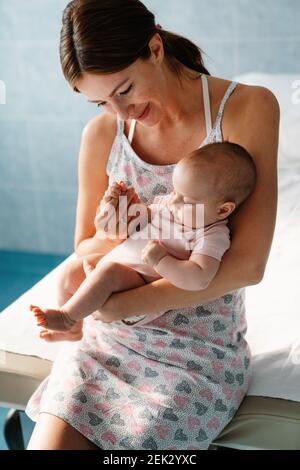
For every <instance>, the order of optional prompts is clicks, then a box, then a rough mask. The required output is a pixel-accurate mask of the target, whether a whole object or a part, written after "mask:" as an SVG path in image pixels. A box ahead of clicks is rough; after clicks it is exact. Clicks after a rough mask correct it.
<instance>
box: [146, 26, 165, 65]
mask: <svg viewBox="0 0 300 470" xmlns="http://www.w3.org/2000/svg"><path fill="white" fill-rule="evenodd" d="M148 45H149V49H150V51H151V59H152V60H153V61H154V62H155V63H156V64H157V63H158V64H161V63H162V62H163V60H164V45H163V42H162V39H161V37H160V35H159V33H156V34H154V36H152V38H151V40H150V41H149V44H148Z"/></svg>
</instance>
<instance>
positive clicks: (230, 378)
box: [225, 370, 234, 384]
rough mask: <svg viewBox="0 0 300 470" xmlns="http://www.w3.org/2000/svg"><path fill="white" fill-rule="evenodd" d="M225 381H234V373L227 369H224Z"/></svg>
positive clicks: (228, 382) (230, 382) (231, 382)
mask: <svg viewBox="0 0 300 470" xmlns="http://www.w3.org/2000/svg"><path fill="white" fill-rule="evenodd" d="M225 382H226V383H227V384H233V383H234V375H233V374H232V373H231V372H230V371H229V370H225Z"/></svg>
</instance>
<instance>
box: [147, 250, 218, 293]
mask: <svg viewBox="0 0 300 470" xmlns="http://www.w3.org/2000/svg"><path fill="white" fill-rule="evenodd" d="M219 266H220V261H218V260H217V259H216V258H212V257H211V256H206V255H202V254H196V253H194V254H192V255H191V256H190V258H189V260H187V261H182V260H179V259H177V258H174V257H173V256H171V255H170V254H167V255H166V256H164V257H163V258H162V259H161V260H160V261H159V262H158V263H157V265H156V266H154V269H155V271H157V272H158V274H160V275H161V276H162V277H164V278H165V279H167V280H168V281H169V282H170V283H171V284H173V285H174V286H176V287H179V288H180V289H184V290H192V291H193V290H195V291H197V290H202V289H206V288H207V287H208V285H209V284H210V282H211V281H212V280H213V278H214V277H215V275H216V274H217V272H218V269H219Z"/></svg>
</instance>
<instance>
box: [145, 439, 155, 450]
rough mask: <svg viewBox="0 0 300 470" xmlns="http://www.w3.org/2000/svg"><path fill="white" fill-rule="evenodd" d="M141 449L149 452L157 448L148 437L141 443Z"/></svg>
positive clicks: (153, 441)
mask: <svg viewBox="0 0 300 470" xmlns="http://www.w3.org/2000/svg"><path fill="white" fill-rule="evenodd" d="M142 447H143V449H149V450H157V449H158V446H157V443H156V441H155V440H154V439H153V437H149V438H148V439H146V440H145V441H144V442H143V443H142Z"/></svg>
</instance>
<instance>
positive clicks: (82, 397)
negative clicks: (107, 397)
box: [72, 390, 87, 403]
mask: <svg viewBox="0 0 300 470" xmlns="http://www.w3.org/2000/svg"><path fill="white" fill-rule="evenodd" d="M72 397H73V398H75V400H78V401H80V402H81V403H87V397H86V395H85V394H84V393H83V391H82V390H80V391H79V392H76V393H74V394H73V395H72Z"/></svg>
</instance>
